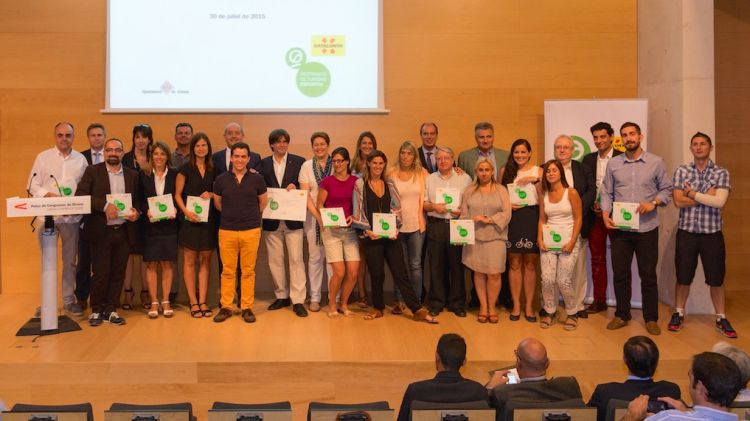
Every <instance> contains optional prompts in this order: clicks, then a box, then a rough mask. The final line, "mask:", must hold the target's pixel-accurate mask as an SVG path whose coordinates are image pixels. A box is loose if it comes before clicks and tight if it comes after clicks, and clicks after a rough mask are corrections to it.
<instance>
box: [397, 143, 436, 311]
mask: <svg viewBox="0 0 750 421" xmlns="http://www.w3.org/2000/svg"><path fill="white" fill-rule="evenodd" d="M427 175H429V174H428V173H427V171H425V169H424V168H422V164H421V163H420V162H419V159H418V158H417V145H415V144H414V142H412V141H410V140H407V141H406V142H404V143H402V144H401V147H400V148H399V152H398V162H396V164H395V165H394V166H393V167H392V168H391V169H390V171H389V172H388V175H387V177H386V178H387V179H388V180H390V181H392V182H393V184H394V185H395V186H396V190H398V192H399V196H400V197H401V227H399V229H398V240H399V242H400V243H401V247H402V248H403V251H404V259H405V261H406V264H407V267H408V273H409V281H410V282H411V286H412V288H413V289H414V294H416V296H417V299H419V300H420V301H421V297H422V246H423V244H424V237H425V230H426V227H427V224H426V222H425V217H424V197H425V178H426V177H427ZM393 294H394V295H395V296H396V302H395V304H394V305H393V309H392V310H391V311H392V312H393V314H401V313H402V312H403V311H404V309H405V308H406V306H405V304H404V299H403V296H402V294H401V290H400V288H399V287H398V286H397V285H394V286H393Z"/></svg>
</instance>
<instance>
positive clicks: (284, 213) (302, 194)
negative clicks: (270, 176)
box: [263, 189, 307, 221]
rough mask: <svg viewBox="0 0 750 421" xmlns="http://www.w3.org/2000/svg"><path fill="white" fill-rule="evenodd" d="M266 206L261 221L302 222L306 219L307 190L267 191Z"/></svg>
mask: <svg viewBox="0 0 750 421" xmlns="http://www.w3.org/2000/svg"><path fill="white" fill-rule="evenodd" d="M266 192H267V193H268V205H266V208H265V209H263V219H278V220H281V221H304V220H305V218H306V217H307V190H298V189H295V190H287V189H268V190H266Z"/></svg>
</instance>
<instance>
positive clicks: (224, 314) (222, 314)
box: [214, 307, 232, 323]
mask: <svg viewBox="0 0 750 421" xmlns="http://www.w3.org/2000/svg"><path fill="white" fill-rule="evenodd" d="M230 317H232V310H231V309H229V308H226V307H222V308H221V310H219V312H218V313H216V316H214V322H216V323H221V322H223V321H224V320H226V319H228V318H230Z"/></svg>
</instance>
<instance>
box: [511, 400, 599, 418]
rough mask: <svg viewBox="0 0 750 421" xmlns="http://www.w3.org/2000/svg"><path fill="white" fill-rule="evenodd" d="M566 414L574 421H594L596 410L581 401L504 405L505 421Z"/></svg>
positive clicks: (512, 402) (516, 402)
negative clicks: (551, 414)
mask: <svg viewBox="0 0 750 421" xmlns="http://www.w3.org/2000/svg"><path fill="white" fill-rule="evenodd" d="M550 412H552V413H561V412H566V413H568V414H569V415H570V416H571V418H572V419H575V420H576V421H596V408H590V407H587V406H586V403H585V402H583V400H582V399H568V400H564V401H557V402H518V401H510V402H507V403H506V404H505V409H504V415H505V421H539V420H541V419H542V418H543V416H544V414H545V413H550Z"/></svg>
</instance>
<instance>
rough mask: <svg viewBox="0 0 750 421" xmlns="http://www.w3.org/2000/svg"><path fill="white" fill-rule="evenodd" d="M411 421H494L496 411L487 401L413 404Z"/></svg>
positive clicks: (415, 402)
mask: <svg viewBox="0 0 750 421" xmlns="http://www.w3.org/2000/svg"><path fill="white" fill-rule="evenodd" d="M410 407H411V421H468V420H471V421H494V420H495V410H494V409H493V408H490V405H489V403H488V402H487V401H472V402H450V403H448V402H424V401H412V402H411V405H410Z"/></svg>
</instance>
